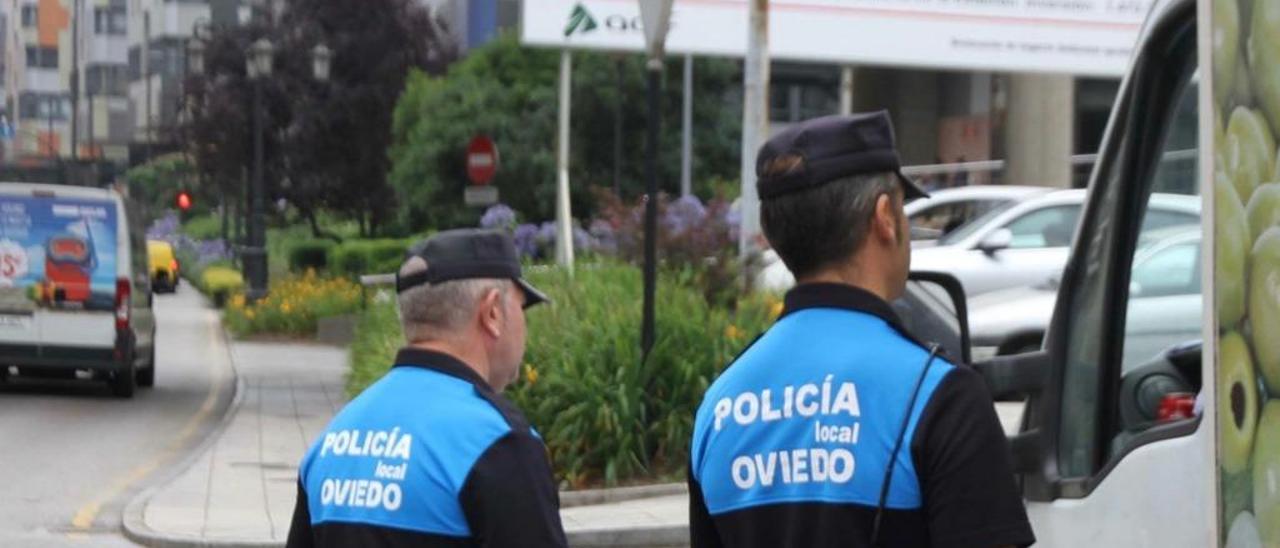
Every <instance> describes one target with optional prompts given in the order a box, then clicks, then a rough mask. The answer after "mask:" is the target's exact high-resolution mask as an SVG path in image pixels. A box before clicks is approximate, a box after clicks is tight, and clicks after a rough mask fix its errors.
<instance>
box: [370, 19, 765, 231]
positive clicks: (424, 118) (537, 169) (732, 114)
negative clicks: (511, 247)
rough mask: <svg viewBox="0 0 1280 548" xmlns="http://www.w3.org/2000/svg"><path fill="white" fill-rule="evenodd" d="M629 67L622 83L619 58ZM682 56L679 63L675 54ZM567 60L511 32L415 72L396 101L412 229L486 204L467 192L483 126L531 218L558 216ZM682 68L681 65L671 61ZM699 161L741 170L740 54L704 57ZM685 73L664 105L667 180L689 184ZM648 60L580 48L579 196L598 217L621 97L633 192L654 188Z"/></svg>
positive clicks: (673, 185) (722, 173) (577, 202)
mask: <svg viewBox="0 0 1280 548" xmlns="http://www.w3.org/2000/svg"><path fill="white" fill-rule="evenodd" d="M619 63H621V65H622V67H621V73H622V75H623V78H622V82H621V85H619V82H618V74H619V68H618V64H619ZM671 66H672V67H678V66H679V65H678V64H677V63H672V64H671ZM558 67H559V59H558V55H557V53H556V52H553V51H548V50H540V49H533V48H526V47H522V46H521V45H520V44H519V42H518V40H517V39H516V37H515V36H513V35H509V34H508V35H504V36H501V37H499V38H498V39H497V40H495V41H493V42H491V43H489V44H487V45H485V46H484V47H482V48H478V49H476V50H473V51H471V52H470V54H469V55H468V56H467V57H466V58H465V59H463V60H462V61H460V62H459V63H457V64H455V65H454V66H452V67H451V68H450V69H449V72H448V73H447V74H446V75H444V76H436V77H433V76H428V75H426V74H421V73H418V74H414V75H413V76H411V77H410V78H409V82H408V83H407V85H406V88H405V93H404V95H403V96H402V97H401V100H400V103H399V104H398V105H397V107H396V112H395V117H394V121H393V124H392V136H393V143H392V145H391V149H390V158H391V163H392V169H391V176H390V181H391V185H392V186H393V187H394V188H395V190H396V192H397V194H398V195H399V198H400V201H401V203H402V204H403V206H402V207H401V211H400V213H401V221H402V223H403V224H404V225H405V226H406V227H407V228H408V229H411V230H420V229H423V228H447V227H453V226H463V225H473V224H474V223H475V221H476V219H477V218H478V216H479V213H478V212H477V211H474V210H470V209H468V208H466V207H465V206H464V205H463V203H462V198H463V190H464V187H465V186H466V184H467V180H466V169H465V150H466V145H467V143H468V142H469V141H470V139H471V138H472V137H473V136H474V135H476V134H486V135H489V136H490V137H492V138H493V139H494V141H495V142H497V144H498V149H499V151H500V157H501V166H500V167H499V170H498V175H497V177H496V178H495V182H494V184H496V185H497V186H498V188H499V191H500V193H501V195H502V201H503V202H504V203H507V204H508V205H510V206H511V207H513V208H515V209H516V210H518V211H520V212H521V213H523V214H524V215H525V216H526V218H527V219H528V220H534V221H537V220H545V219H550V218H552V217H554V215H555V209H554V208H555V146H556V145H555V141H556V109H557V105H558V102H557V85H558V74H559V68H558ZM671 72H672V73H677V72H678V71H677V70H672V71H671ZM695 72H696V73H697V78H696V81H695V97H696V103H695V109H694V114H695V118H694V127H695V128H698V131H697V132H696V133H695V143H696V145H695V158H694V160H695V165H696V166H697V177H698V178H699V179H702V180H709V179H715V178H736V177H737V173H738V154H739V152H738V137H739V134H740V129H739V128H740V120H739V117H740V116H741V108H738V107H736V106H734V104H733V101H732V100H730V101H726V99H732V98H733V97H734V93H733V91H734V90H735V89H736V88H737V87H738V85H739V84H738V83H737V82H739V81H740V80H739V76H738V74H739V69H738V68H737V64H736V63H734V62H731V61H725V60H719V59H703V60H699V61H698V62H697V64H696V65H695ZM679 83H680V82H679V79H678V78H676V79H672V78H670V77H668V83H667V86H666V88H665V89H666V91H665V94H664V99H663V100H664V108H663V112H662V115H663V122H662V124H663V137H662V139H663V154H664V156H663V163H662V170H661V173H660V177H661V180H662V181H663V189H664V190H667V191H671V192H674V191H676V190H678V185H679V169H680V167H679V166H680V163H679V158H680V131H681V126H680V94H681V89H680V88H681V86H680V85H679ZM643 97H644V64H643V59H642V58H641V56H639V55H629V56H621V57H618V56H615V55H610V54H602V53H575V54H574V89H573V109H574V110H573V118H572V120H573V122H572V123H573V126H572V128H571V131H572V137H571V140H572V143H571V144H572V151H571V154H570V156H571V160H570V162H571V165H570V174H571V179H572V180H573V183H574V184H573V186H572V188H571V192H572V196H571V201H572V207H573V210H574V212H575V213H576V214H578V215H579V216H590V214H591V212H592V211H593V208H594V207H595V200H594V196H593V193H592V188H593V187H605V188H609V187H612V186H613V183H614V181H613V173H614V167H615V166H614V148H613V147H614V142H615V140H614V133H613V132H614V126H613V123H614V121H615V110H616V108H617V101H621V103H622V112H623V116H622V118H623V119H622V123H623V127H624V130H625V131H624V134H623V155H622V158H621V166H620V167H621V170H620V171H621V175H622V181H620V183H621V185H620V186H621V187H622V191H623V194H624V195H629V196H635V195H638V194H640V193H642V192H643V188H644V185H643V181H644V179H643V169H644V162H643V160H644V131H645V127H646V124H647V112H646V110H645V108H646V107H645V105H644V101H642V100H641V99H642V98H643Z"/></svg>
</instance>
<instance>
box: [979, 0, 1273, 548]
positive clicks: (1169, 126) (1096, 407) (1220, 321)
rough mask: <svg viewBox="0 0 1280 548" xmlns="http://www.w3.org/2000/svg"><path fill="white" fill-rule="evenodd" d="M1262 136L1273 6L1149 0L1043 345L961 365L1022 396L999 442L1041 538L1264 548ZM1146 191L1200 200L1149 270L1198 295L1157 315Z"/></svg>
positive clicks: (1268, 410) (1237, 0)
mask: <svg viewBox="0 0 1280 548" xmlns="http://www.w3.org/2000/svg"><path fill="white" fill-rule="evenodd" d="M1098 4H1099V5H1101V4H1102V3H1101V2H1099V3H1098ZM1277 136H1280V1H1277V0H1161V1H1158V2H1156V3H1155V5H1154V6H1153V8H1152V14H1151V16H1150V17H1149V19H1148V21H1147V24H1146V25H1145V26H1144V29H1143V31H1142V33H1141V37H1140V39H1139V42H1138V46H1137V50H1136V52H1135V54H1134V57H1133V59H1132V61H1131V66H1130V69H1129V73H1128V75H1127V76H1126V77H1125V79H1124V82H1123V84H1122V86H1121V89H1120V94H1119V97H1118V99H1117V102H1116V105H1115V108H1114V110H1113V111H1112V115H1111V120H1110V122H1109V124H1108V127H1107V131H1106V135H1105V137H1104V140H1103V144H1102V148H1101V150H1100V152H1099V157H1098V163H1097V165H1096V166H1095V168H1094V171H1093V174H1092V177H1091V179H1090V184H1089V190H1088V192H1089V196H1088V198H1087V200H1086V202H1085V206H1084V210H1083V213H1082V218H1081V222H1080V223H1079V225H1078V227H1077V229H1076V233H1075V235H1074V239H1073V245H1072V248H1071V252H1070V258H1069V260H1068V263H1067V265H1066V267H1065V269H1064V271H1063V273H1062V281H1061V289H1060V291H1059V293H1058V295H1057V302H1056V304H1055V306H1054V312H1053V317H1052V320H1051V321H1050V324H1049V327H1048V329H1047V331H1046V334H1045V340H1044V343H1043V347H1042V349H1041V350H1039V351H1036V352H1030V353H1025V354H1018V355H1014V356H1008V357H998V358H994V359H992V360H990V361H986V362H982V363H978V364H975V367H976V368H977V369H978V370H979V371H980V372H982V373H983V375H984V377H985V378H986V379H987V382H988V385H989V386H990V387H991V389H992V392H993V394H994V395H995V396H996V398H997V399H1016V400H1024V401H1025V402H1026V407H1025V413H1024V414H1023V418H1022V424H1021V428H1020V431H1019V432H1018V433H1017V434H1016V435H1015V436H1013V437H1012V438H1011V440H1010V441H1011V450H1012V452H1013V462H1014V465H1015V468H1016V472H1017V474H1018V477H1019V480H1020V483H1021V487H1022V490H1023V494H1024V496H1025V499H1026V501H1027V507H1028V513H1029V515H1030V517H1031V519H1032V525H1033V527H1034V529H1035V532H1036V536H1037V538H1038V539H1039V543H1038V544H1039V545H1040V546H1051V547H1056V546H1097V547H1112V546H1124V547H1141V546H1153V547H1160V548H1170V547H1180V546H1185V547H1189V548H1202V547H1209V546H1228V547H1232V548H1236V547H1240V548H1244V547H1263V546H1267V547H1280V170H1277V166H1278V165H1280V160H1278V159H1277ZM1161 193H1169V194H1184V195H1188V196H1195V197H1197V198H1198V199H1199V200H1201V202H1202V208H1201V210H1202V211H1203V212H1204V215H1203V217H1202V219H1201V224H1200V226H1199V228H1198V230H1199V231H1200V233H1201V235H1202V237H1201V238H1200V240H1201V241H1202V244H1201V245H1200V246H1187V247H1186V249H1187V250H1189V252H1188V253H1184V254H1175V255H1171V256H1170V257H1171V258H1170V259H1169V261H1168V262H1167V263H1168V264H1162V265H1158V266H1159V268H1161V269H1163V270H1162V272H1163V274H1162V276H1163V278H1167V279H1166V280H1165V281H1168V282H1169V283H1170V284H1176V285H1177V286H1178V287H1180V288H1187V289H1188V290H1189V291H1192V292H1194V293H1198V294H1199V295H1200V297H1201V298H1200V302H1201V303H1202V304H1201V306H1199V307H1195V306H1191V307H1168V308H1167V309H1166V310H1164V312H1163V314H1164V315H1165V316H1168V315H1183V316H1185V317H1177V318H1174V317H1162V318H1160V319H1161V322H1153V321H1152V320H1151V314H1150V313H1149V312H1150V311H1147V312H1145V313H1144V312H1142V309H1143V306H1144V299H1145V298H1146V296H1147V295H1144V293H1146V292H1147V288H1144V287H1142V284H1140V283H1135V275H1134V267H1135V264H1136V263H1137V262H1138V261H1139V260H1140V259H1141V254H1139V253H1137V251H1138V250H1139V249H1140V247H1141V246H1140V243H1141V242H1149V241H1151V240H1153V239H1158V238H1161V237H1164V236H1162V234H1166V233H1167V232H1168V230H1167V228H1166V227H1163V226H1159V223H1149V222H1146V221H1147V220H1148V216H1149V215H1150V212H1151V209H1152V208H1151V203H1152V200H1153V196H1157V195H1158V194H1161ZM1193 230H1195V229H1193ZM1162 231H1163V232H1162ZM1144 268H1147V267H1144ZM954 300H956V301H957V302H956V303H955V304H956V307H955V308H956V309H959V310H964V308H965V307H963V306H961V304H962V303H961V302H960V301H962V300H963V297H958V298H954ZM1158 324H1169V325H1174V324H1176V325H1178V326H1184V327H1181V328H1179V329H1164V330H1161V329H1158ZM1187 325H1190V326H1193V327H1192V328H1190V329H1188V328H1185V326H1187ZM1194 326H1199V329H1195V328H1194ZM1138 347H1141V348H1143V349H1144V350H1143V351H1141V352H1133V351H1130V350H1132V349H1134V348H1138ZM1152 349H1160V350H1152Z"/></svg>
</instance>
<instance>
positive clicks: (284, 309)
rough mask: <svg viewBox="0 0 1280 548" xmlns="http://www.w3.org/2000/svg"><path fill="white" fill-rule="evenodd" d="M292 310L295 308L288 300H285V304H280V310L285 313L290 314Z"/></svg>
mask: <svg viewBox="0 0 1280 548" xmlns="http://www.w3.org/2000/svg"><path fill="white" fill-rule="evenodd" d="M292 310H293V307H292V306H289V303H288V302H285V303H284V304H282V305H280V311H281V312H284V313H285V314H288V313H289V312H291V311H292Z"/></svg>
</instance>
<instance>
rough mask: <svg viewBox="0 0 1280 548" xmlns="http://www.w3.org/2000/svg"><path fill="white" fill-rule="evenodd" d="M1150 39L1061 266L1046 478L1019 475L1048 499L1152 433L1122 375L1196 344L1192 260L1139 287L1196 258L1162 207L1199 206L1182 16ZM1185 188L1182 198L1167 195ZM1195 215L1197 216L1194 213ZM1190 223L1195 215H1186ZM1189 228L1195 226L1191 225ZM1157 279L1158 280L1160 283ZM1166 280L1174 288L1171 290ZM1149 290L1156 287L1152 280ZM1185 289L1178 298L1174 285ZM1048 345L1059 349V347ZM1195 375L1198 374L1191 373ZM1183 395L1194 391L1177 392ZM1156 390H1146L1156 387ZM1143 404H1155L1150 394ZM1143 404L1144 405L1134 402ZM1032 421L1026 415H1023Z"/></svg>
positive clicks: (1194, 94)
mask: <svg viewBox="0 0 1280 548" xmlns="http://www.w3.org/2000/svg"><path fill="white" fill-rule="evenodd" d="M1165 30H1166V32H1165V33H1162V34H1160V35H1159V36H1160V38H1159V40H1158V41H1157V42H1151V43H1149V44H1147V45H1146V47H1145V48H1144V53H1143V54H1142V55H1139V56H1138V57H1137V58H1136V59H1137V61H1136V62H1135V64H1134V66H1133V70H1134V73H1133V74H1131V75H1130V81H1131V82H1134V85H1133V86H1130V87H1129V88H1128V89H1126V93H1127V94H1128V95H1127V97H1125V98H1123V99H1122V100H1120V101H1118V102H1117V104H1118V105H1120V106H1121V108H1122V109H1123V110H1122V111H1118V112H1117V113H1116V114H1117V116H1116V120H1118V122H1117V123H1116V125H1114V126H1113V128H1112V129H1113V131H1116V132H1117V133H1116V134H1114V135H1112V137H1111V138H1110V139H1109V140H1108V145H1107V149H1104V151H1103V153H1104V154H1114V155H1115V156H1114V157H1113V161H1112V162H1110V163H1109V164H1108V166H1107V168H1106V169H1105V170H1104V171H1102V172H1099V173H1097V174H1095V177H1094V181H1095V183H1096V185H1097V186H1095V187H1094V188H1093V189H1092V190H1091V196H1094V197H1096V198H1097V203H1096V205H1095V206H1094V207H1095V209H1094V210H1091V211H1090V212H1089V215H1090V218H1089V219H1088V220H1087V222H1086V223H1085V224H1083V226H1082V230H1081V232H1080V240H1079V242H1078V245H1079V246H1080V249H1081V250H1082V251H1080V253H1081V254H1080V255H1078V256H1077V257H1076V258H1077V259H1078V260H1081V261H1082V262H1081V263H1080V264H1078V265H1076V268H1075V269H1069V270H1068V274H1069V277H1068V278H1067V279H1064V282H1063V289H1062V290H1063V291H1064V292H1066V294H1065V295H1064V299H1065V300H1064V301H1063V306H1066V307H1067V310H1066V312H1065V313H1064V317H1066V318H1069V320H1068V321H1067V323H1066V325H1064V326H1063V329H1062V331H1061V332H1060V333H1062V334H1064V335H1065V339H1064V340H1061V341H1051V343H1052V344H1053V345H1054V346H1055V347H1057V348H1060V349H1061V350H1062V351H1064V358H1065V359H1064V361H1063V362H1062V363H1061V368H1062V369H1061V377H1060V378H1057V379H1055V380H1054V381H1053V382H1054V385H1055V386H1054V387H1053V389H1052V390H1053V391H1052V392H1050V394H1051V395H1052V394H1056V397H1054V396H1051V397H1052V405H1051V407H1046V408H1045V409H1044V411H1045V412H1046V413H1050V414H1052V415H1054V416H1056V420H1055V419H1054V418H1052V417H1050V418H1048V419H1046V420H1047V424H1049V425H1051V427H1052V428H1053V431H1051V432H1048V436H1051V437H1050V438H1048V439H1046V440H1045V443H1048V444H1051V446H1052V449H1051V450H1052V452H1053V453H1054V454H1055V455H1056V457H1057V458H1056V463H1055V464H1056V468H1057V470H1056V474H1055V475H1054V476H1042V475H1038V474H1037V475H1034V477H1028V478H1027V481H1029V482H1030V484H1037V483H1038V482H1039V483H1043V482H1048V483H1051V484H1055V485H1056V488H1057V489H1060V490H1059V491H1057V493H1058V494H1056V495H1049V496H1050V497H1053V498H1056V497H1083V496H1085V495H1087V494H1088V493H1089V492H1091V491H1092V490H1093V489H1094V488H1095V487H1096V486H1097V484H1098V480H1099V478H1098V474H1099V473H1105V471H1106V470H1108V468H1107V465H1108V464H1110V463H1111V462H1112V461H1113V459H1116V458H1121V456H1122V455H1123V454H1125V453H1126V452H1127V451H1129V450H1130V449H1131V448H1133V447H1135V446H1136V444H1143V443H1150V442H1151V441H1153V440H1156V439H1163V438H1161V437H1159V436H1157V437H1154V438H1153V437H1146V436H1142V434H1143V433H1145V432H1146V430H1145V429H1147V428H1149V427H1150V424H1140V423H1139V422H1137V421H1135V420H1132V418H1133V417H1134V416H1135V415H1137V414H1138V413H1137V412H1134V411H1133V410H1134V408H1135V405H1136V404H1137V403H1138V402H1137V398H1138V397H1143V398H1145V397H1147V396H1150V395H1151V394H1148V393H1147V392H1143V391H1140V390H1137V389H1135V388H1134V387H1132V386H1130V387H1129V388H1125V386H1126V385H1127V383H1128V382H1129V381H1139V382H1140V381H1141V377H1139V376H1133V377H1126V376H1125V374H1126V373H1127V372H1131V371H1132V370H1133V369H1134V368H1137V367H1139V366H1146V365H1148V363H1149V362H1150V361H1151V358H1152V357H1153V356H1155V355H1156V354H1159V353H1161V352H1163V351H1164V350H1165V349H1168V348H1169V347H1171V346H1173V345H1175V344H1177V343H1180V342H1185V341H1190V340H1198V339H1199V338H1200V337H1201V335H1200V324H1201V313H1202V311H1203V310H1202V306H1201V303H1200V298H1199V297H1200V296H1199V294H1198V293H1199V280H1198V278H1197V276H1198V271H1199V268H1198V267H1192V268H1190V269H1189V272H1190V275H1191V277H1190V278H1187V277H1186V276H1185V274H1187V271H1185V270H1184V271H1183V272H1182V276H1179V277H1177V279H1170V280H1167V281H1164V280H1162V281H1161V282H1159V283H1157V284H1156V286H1159V289H1162V290H1164V291H1165V292H1169V293H1177V294H1166V295H1159V296H1157V295H1153V294H1151V293H1147V292H1146V290H1145V289H1139V290H1138V291H1132V289H1135V288H1134V287H1132V286H1131V285H1130V284H1131V282H1132V283H1135V284H1137V285H1142V283H1143V281H1144V280H1147V281H1148V283H1149V284H1150V283H1152V282H1151V281H1150V279H1151V278H1152V277H1154V276H1156V274H1155V272H1156V271H1157V270H1160V271H1164V272H1165V273H1166V275H1167V273H1168V272H1169V270H1170V269H1173V268H1175V267H1176V266H1178V265H1179V264H1181V265H1182V266H1183V267H1185V266H1186V263H1187V261H1190V262H1191V263H1192V264H1193V265H1198V259H1197V258H1196V257H1198V256H1199V252H1198V245H1199V242H1198V241H1196V240H1195V239H1194V238H1192V240H1190V241H1185V242H1181V243H1179V244H1178V245H1181V244H1182V243H1186V244H1194V247H1195V248H1197V250H1196V251H1195V252H1194V253H1189V252H1190V251H1191V249H1190V248H1187V247H1185V246H1183V247H1181V248H1180V249H1175V247H1176V246H1174V243H1177V242H1178V240H1175V239H1173V238H1175V237H1181V236H1179V234H1178V233H1180V232H1181V233H1185V232H1192V233H1193V234H1198V231H1197V230H1196V229H1194V228H1191V227H1187V229H1186V230H1185V231H1180V230H1178V229H1177V227H1178V225H1182V224H1184V223H1183V221H1187V220H1190V219H1188V216H1189V215H1191V212H1186V213H1180V212H1178V211H1173V209H1175V208H1172V207H1170V203H1171V202H1178V201H1180V200H1179V199H1181V201H1182V202H1184V203H1185V202H1186V201H1187V200H1189V201H1190V202H1192V204H1193V205H1192V208H1193V209H1192V212H1194V211H1196V210H1195V209H1194V208H1197V207H1200V205H1201V204H1200V198H1199V196H1198V195H1197V194H1198V192H1199V181H1198V180H1197V178H1196V177H1191V178H1188V177H1187V174H1188V173H1194V172H1196V171H1197V170H1196V169H1195V164H1196V161H1197V149H1198V143H1197V142H1196V138H1197V136H1198V131H1197V128H1198V123H1199V120H1198V109H1197V106H1198V105H1197V98H1198V90H1197V86H1195V85H1194V84H1192V77H1193V74H1194V72H1195V61H1196V48H1195V25H1194V23H1193V21H1192V19H1191V18H1189V17H1188V18H1187V19H1186V21H1185V22H1184V23H1182V24H1181V25H1180V26H1178V27H1172V28H1168V29H1165ZM1171 194H1183V195H1187V194H1192V195H1195V196H1194V197H1192V196H1171ZM1197 217H1198V216H1197ZM1194 222H1198V219H1197V220H1194V221H1193V223H1194ZM1192 226H1195V225H1192ZM1152 245H1162V246H1165V245H1167V246H1169V248H1170V250H1169V251H1168V253H1171V255H1167V256H1159V257H1157V256H1155V254H1154V252H1151V253H1150V254H1149V253H1148V252H1147V251H1146V250H1148V249H1154V248H1152V247H1149V246H1152ZM1166 282H1167V283H1168V285H1162V284H1165V283H1166ZM1177 285H1182V286H1183V287H1181V288H1177V289H1178V290H1177V291H1175V287H1174V286H1177ZM1153 289H1156V287H1154V286H1153ZM1183 290H1185V291H1192V292H1193V293H1192V294H1190V295H1187V294H1185V293H1184V291H1183ZM1059 345H1060V346H1059ZM1195 381H1196V382H1198V381H1199V378H1198V377H1197V378H1196V379H1195ZM1186 390H1187V391H1191V392H1194V391H1195V387H1194V386H1191V387H1187V388H1186ZM1157 396H1158V394H1157ZM1155 400H1156V401H1157V403H1158V400H1159V397H1156V398H1155ZM1145 401H1150V400H1145ZM1033 422H1034V420H1033ZM1192 431H1194V423H1193V424H1192V427H1191V429H1190V430H1185V431H1184V430H1183V429H1173V430H1164V431H1162V433H1161V434H1160V436H1177V435H1186V434H1189V433H1190V432H1192Z"/></svg>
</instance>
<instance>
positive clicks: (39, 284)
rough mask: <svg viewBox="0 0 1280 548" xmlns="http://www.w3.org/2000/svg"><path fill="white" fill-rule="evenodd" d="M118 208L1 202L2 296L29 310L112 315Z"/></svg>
mask: <svg viewBox="0 0 1280 548" xmlns="http://www.w3.org/2000/svg"><path fill="white" fill-rule="evenodd" d="M116 260H117V259H116V207H115V204H113V203H111V202H107V201H101V200H74V199H65V198H58V199H49V198H40V197H26V196H4V197H0V295H2V296H3V297H4V299H3V300H4V301H5V303H6V305H11V304H10V303H13V302H14V300H15V299H16V300H18V301H23V300H25V301H26V302H28V303H30V304H29V305H28V306H35V307H41V308H56V309H87V310H111V309H112V308H113V306H114V300H115V290H116Z"/></svg>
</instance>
